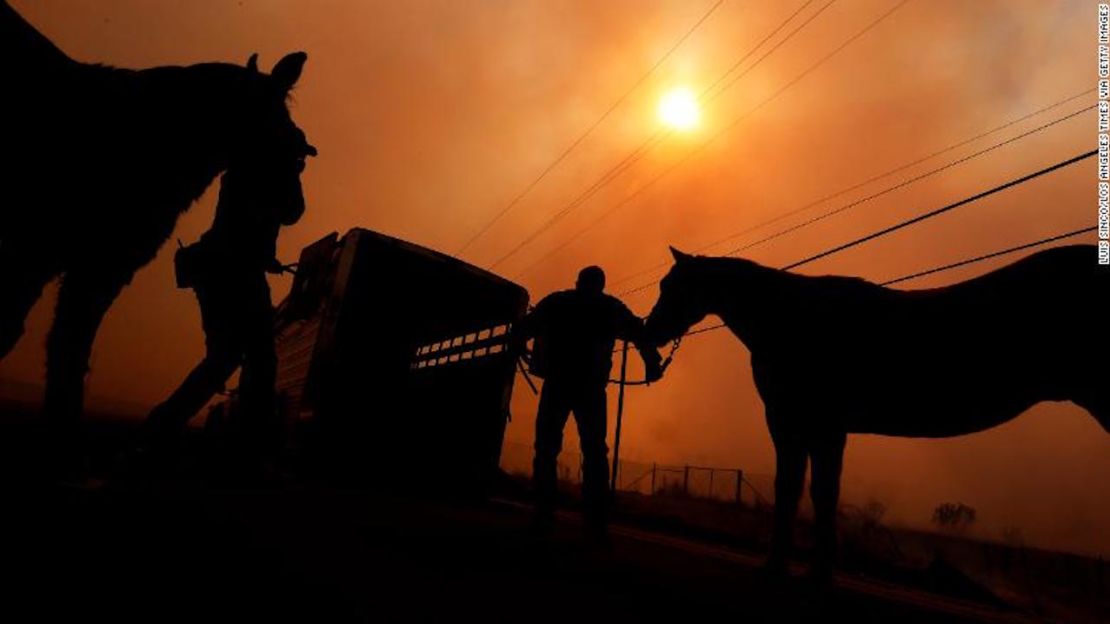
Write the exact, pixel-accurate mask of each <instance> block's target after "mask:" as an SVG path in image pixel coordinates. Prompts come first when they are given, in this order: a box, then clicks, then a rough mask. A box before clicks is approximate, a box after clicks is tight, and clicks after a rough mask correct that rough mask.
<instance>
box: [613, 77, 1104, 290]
mask: <svg viewBox="0 0 1110 624" xmlns="http://www.w3.org/2000/svg"><path fill="white" fill-rule="evenodd" d="M1069 99H1074V98H1069ZM1093 109H1094V105H1092V106H1088V107H1086V108H1083V109H1080V110H1077V111H1075V112H1073V113H1070V114H1068V115H1065V116H1063V117H1058V118H1056V119H1054V120H1052V121H1049V122H1047V123H1044V124H1042V125H1040V126H1037V127H1036V128H1033V129H1031V130H1028V131H1026V132H1023V133H1021V134H1019V135H1016V136H1013V137H1011V138H1009V139H1006V140H1004V141H1000V142H998V143H995V144H993V145H991V146H989V147H986V148H984V149H981V150H979V151H977V152H974V153H972V154H969V155H967V156H964V157H961V158H957V159H956V160H953V161H950V162H948V163H945V164H944V165H941V166H940V167H937V168H935V169H931V170H929V171H926V172H924V173H922V174H919V175H916V176H913V177H911V178H908V179H906V180H903V181H901V182H899V183H897V184H894V185H893V186H889V187H886V188H884V189H882V190H880V191H877V192H875V193H872V194H870V195H867V196H865V197H862V198H860V199H856V200H853V201H851V202H849V203H847V204H844V205H842V206H839V207H837V208H834V209H832V210H829V211H827V212H824V213H821V214H820V215H817V216H815V217H812V218H810V219H807V220H805V221H802V222H801V223H798V224H795V225H792V226H790V227H788V228H785V229H783V230H779V231H778V232H775V233H774V234H770V235H767V236H764V237H763V238H760V239H758V240H755V241H753V242H751V243H747V244H745V245H741V246H739V247H735V248H733V249H730V250H729V251H727V252H725V253H724V254H722V255H725V256H732V255H735V254H737V253H739V252H741V251H746V250H748V249H751V248H753V247H757V246H759V245H762V244H764V243H767V242H770V241H773V240H775V239H777V238H780V237H782V236H785V235H787V234H790V233H792V232H796V231H797V230H800V229H803V228H806V227H809V226H810V225H813V224H815V223H818V222H820V221H823V220H825V219H827V218H829V217H832V216H834V215H837V214H840V213H842V212H845V211H847V210H850V209H852V208H855V207H857V206H859V205H861V204H863V203H866V202H869V201H871V200H873V199H877V198H879V197H882V196H883V195H887V194H890V193H892V192H894V191H897V190H899V189H902V188H905V187H907V186H909V185H911V184H914V183H916V182H919V181H921V180H923V179H925V178H928V177H931V176H934V175H936V174H938V173H941V172H943V171H947V170H948V169H951V168H953V167H955V166H957V165H960V164H963V163H965V162H968V161H970V160H972V159H974V158H978V157H979V156H982V155H984V154H988V153H990V152H992V151H994V150H996V149H999V148H1001V147H1004V146H1006V145H1009V144H1011V143H1014V142H1016V141H1019V140H1021V139H1023V138H1025V137H1028V136H1030V135H1032V134H1035V133H1037V132H1041V131H1043V130H1045V129H1047V128H1050V127H1052V126H1055V125H1056V124H1059V123H1062V122H1064V121H1067V120H1069V119H1072V118H1074V117H1076V116H1078V115H1081V114H1083V113H1085V112H1087V111H1090V110H1093ZM1010 125H1012V124H1010ZM1000 127H1002V126H1000ZM903 168H904V167H900V168H899V169H903ZM857 186H859V185H857ZM839 194H842V193H840V192H838V193H834V194H833V195H830V196H827V197H831V196H835V195H839ZM822 201H824V199H821V200H817V201H816V202H811V203H809V204H806V205H805V206H802V207H801V208H798V209H795V210H792V211H790V212H787V213H785V214H784V215H779V216H777V217H774V218H772V219H769V220H767V221H763V222H761V223H757V224H756V225H753V226H751V227H749V228H747V229H745V230H743V231H741V232H737V233H735V234H732V235H729V236H727V237H725V238H723V239H720V240H718V241H717V242H715V243H711V244H709V245H706V246H704V247H702V248H701V249H699V251H700V250H704V249H706V248H708V247H713V246H715V245H717V244H720V242H722V241H726V240H731V239H733V238H736V237H738V236H741V235H743V234H746V233H750V232H754V231H756V230H758V229H761V228H763V227H765V226H766V225H769V224H771V223H775V222H777V221H781V220H782V219H783V218H786V217H788V216H791V215H793V214H797V213H799V212H803V211H804V210H808V209H809V208H811V207H813V206H815V205H816V204H818V203H820V202H822ZM657 266H658V265H657ZM652 268H653V269H654V268H656V267H652ZM649 270H650V269H649ZM658 283H659V281H658V280H655V281H651V282H648V283H646V284H642V285H640V286H637V287H635V288H631V289H628V290H625V291H623V292H621V293H620V294H619V295H618V296H624V295H629V294H633V293H636V292H639V291H642V290H645V289H647V288H649V287H651V286H653V285H655V284H658Z"/></svg>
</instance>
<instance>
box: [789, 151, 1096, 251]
mask: <svg viewBox="0 0 1110 624" xmlns="http://www.w3.org/2000/svg"><path fill="white" fill-rule="evenodd" d="M1097 154H1098V150H1097V149H1094V150H1091V151H1089V152H1084V153H1082V154H1079V155H1078V156H1073V157H1071V158H1069V159H1067V160H1063V161H1060V162H1058V163H1056V164H1055V165H1052V166H1050V167H1045V168H1044V169H1040V170H1038V171H1034V172H1033V173H1030V174H1026V175H1024V176H1022V177H1020V178H1017V179H1015V180H1010V181H1009V182H1006V183H1005V184H1000V185H998V186H996V187H994V188H991V189H988V190H986V191H983V192H982V193H978V194H976V195H972V196H971V197H968V198H966V199H961V200H960V201H958V202H955V203H951V204H948V205H947V206H943V207H941V208H937V209H936V210H930V211H929V212H926V213H925V214H921V215H918V216H916V217H913V218H911V219H906V220H905V221H902V222H900V223H896V224H894V225H892V226H890V227H885V228H883V229H881V230H879V231H878V232H872V233H871V234H868V235H867V236H862V237H860V238H857V239H855V240H852V241H849V242H847V243H844V244H842V245H837V246H836V247H833V248H832V249H826V250H825V251H822V252H821V253H818V254H814V255H812V256H809V257H808V258H803V259H801V260H799V261H797V262H795V263H793V264H788V265H786V266H785V267H783V270H784V271H789V270H790V269H796V268H798V267H800V266H802V265H804V264H809V263H810V262H813V261H814V260H820V259H821V258H826V257H828V256H831V255H833V254H837V253H840V252H842V251H844V250H846V249H850V248H852V247H855V246H857V245H862V244H863V243H866V242H868V241H872V240H875V239H876V238H879V237H882V236H886V235H887V234H890V233H892V232H897V231H898V230H901V229H903V228H907V227H909V226H911V225H914V224H917V223H921V222H922V221H926V220H928V219H932V218H933V217H937V216H940V215H942V214H944V213H946V212H949V211H952V210H955V209H956V208H959V207H960V206H966V205H967V204H970V203H971V202H974V201H977V200H980V199H983V198H984V197H988V196H990V195H994V194H995V193H999V192H1001V191H1004V190H1006V189H1008V188H1011V187H1014V186H1017V185H1018V184H1022V183H1025V182H1028V181H1030V180H1032V179H1034V178H1039V177H1040V176H1043V175H1045V174H1046V173H1052V172H1053V171H1056V170H1058V169H1063V168H1064V167H1068V166H1070V165H1074V164H1075V163H1077V162H1079V161H1081V160H1086V159H1087V158H1090V157H1091V156H1095V155H1097Z"/></svg>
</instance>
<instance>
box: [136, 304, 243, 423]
mask: <svg viewBox="0 0 1110 624" xmlns="http://www.w3.org/2000/svg"><path fill="white" fill-rule="evenodd" d="M197 302H198V303H199V304H200V316H201V322H202V324H203V327H204V338H205V339H204V344H205V350H206V351H205V356H204V359H203V360H201V362H200V364H198V365H197V366H196V368H194V369H193V370H192V372H190V373H189V375H188V376H187V377H185V381H183V382H182V383H181V385H180V386H179V387H178V388H177V389H176V390H174V392H173V394H171V395H170V396H169V398H168V399H166V400H165V401H164V402H162V403H161V404H160V405H158V406H157V407H155V408H154V409H153V410H151V412H150V415H149V416H147V422H146V426H147V432H148V435H149V436H150V437H151V439H150V440H149V441H150V442H152V443H154V444H165V443H168V442H170V441H171V440H173V439H176V438H177V436H178V435H179V434H180V433H181V431H182V430H183V429H184V428H185V426H186V424H187V423H188V422H189V419H191V418H192V417H193V416H195V415H196V414H197V412H199V411H200V410H201V408H203V407H204V406H205V405H206V404H207V403H208V402H209V401H211V400H212V397H214V396H215V395H216V393H218V392H220V391H221V390H223V389H224V385H225V384H226V383H227V380H228V378H229V377H231V374H232V373H234V372H235V369H236V368H238V367H239V364H240V362H241V360H242V348H241V347H240V344H239V338H238V337H237V336H236V331H235V327H234V325H233V323H232V322H231V318H230V315H231V314H233V313H234V303H233V302H229V301H227V300H225V299H224V297H223V296H222V295H221V294H220V293H218V292H217V293H212V292H208V291H206V290H203V289H201V290H198V291H197Z"/></svg>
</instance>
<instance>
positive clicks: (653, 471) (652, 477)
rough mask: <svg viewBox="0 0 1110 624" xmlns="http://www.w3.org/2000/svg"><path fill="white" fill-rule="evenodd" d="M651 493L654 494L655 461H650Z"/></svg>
mask: <svg viewBox="0 0 1110 624" xmlns="http://www.w3.org/2000/svg"><path fill="white" fill-rule="evenodd" d="M651 495H652V496H655V462H651Z"/></svg>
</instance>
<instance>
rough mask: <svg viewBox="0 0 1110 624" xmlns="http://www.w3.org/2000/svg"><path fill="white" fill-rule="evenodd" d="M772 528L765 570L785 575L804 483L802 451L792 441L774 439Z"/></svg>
mask: <svg viewBox="0 0 1110 624" xmlns="http://www.w3.org/2000/svg"><path fill="white" fill-rule="evenodd" d="M774 442H775V526H774V532H773V533H772V535H771V555H770V557H769V558H768V560H767V568H768V569H769V570H771V571H773V572H786V567H787V561H788V560H789V558H790V553H791V551H792V550H793V548H794V518H795V516H797V515H798V500H799V499H800V498H801V496H802V487H803V485H804V483H805V473H806V453H805V448H804V447H803V446H802V445H801V444H799V443H797V442H796V441H794V440H782V439H775V441H774Z"/></svg>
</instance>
